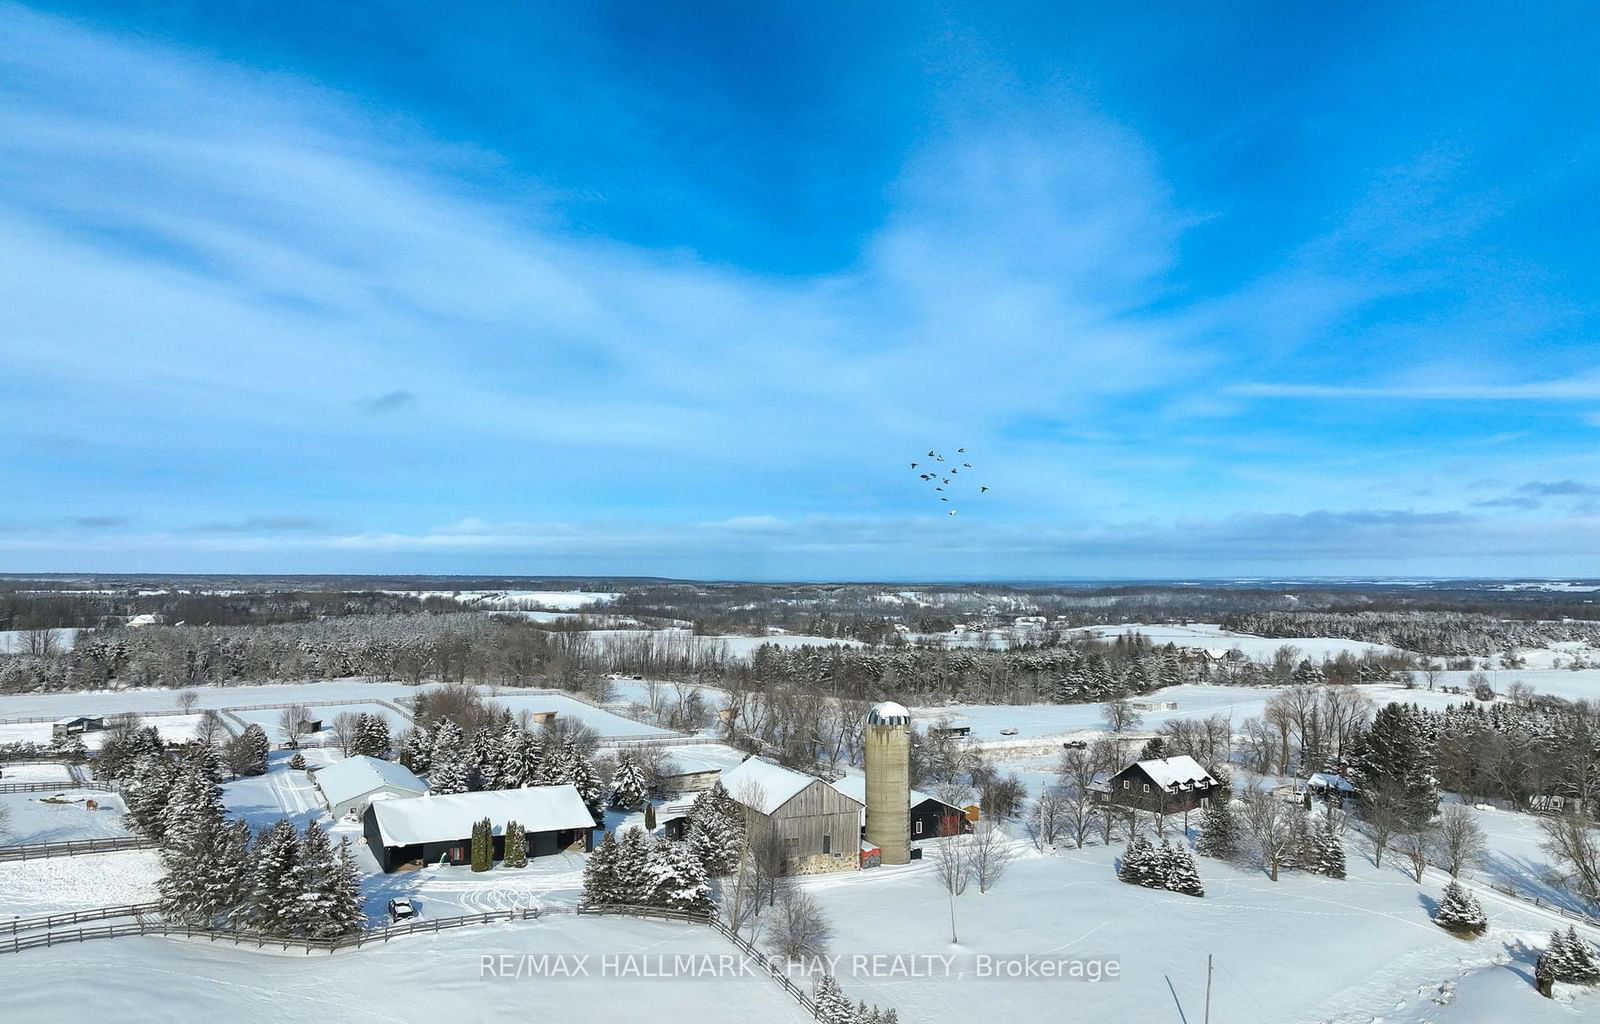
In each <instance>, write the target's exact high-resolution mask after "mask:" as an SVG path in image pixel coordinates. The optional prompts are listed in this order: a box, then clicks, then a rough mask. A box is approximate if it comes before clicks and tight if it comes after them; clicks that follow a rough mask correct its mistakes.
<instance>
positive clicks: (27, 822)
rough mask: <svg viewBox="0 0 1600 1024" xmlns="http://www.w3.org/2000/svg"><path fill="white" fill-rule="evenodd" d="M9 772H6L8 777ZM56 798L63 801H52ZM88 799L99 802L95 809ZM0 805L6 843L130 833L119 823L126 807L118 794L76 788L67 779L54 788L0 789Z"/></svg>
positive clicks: (107, 837)
mask: <svg viewBox="0 0 1600 1024" xmlns="http://www.w3.org/2000/svg"><path fill="white" fill-rule="evenodd" d="M10 774H11V773H10V772H9V771H8V772H7V773H6V777H7V778H8V779H9V778H10ZM57 800H61V801H64V802H53V801H57ZM90 800H92V801H94V802H95V803H96V804H98V805H99V806H98V808H97V809H95V810H90V809H89V808H88V807H87V806H86V802H87V801H90ZM47 801H52V802H47ZM0 807H3V808H5V810H6V812H7V821H6V832H5V835H4V837H3V838H0V843H3V844H4V845H6V846H22V845H24V844H27V843H64V842H70V841H72V840H76V839H114V838H117V837H120V836H126V835H129V834H130V833H129V832H128V829H127V827H126V826H125V825H123V823H122V814H123V812H124V810H125V809H126V808H125V807H124V806H123V803H122V798H121V797H120V796H118V795H117V794H115V793H105V792H100V791H98V790H91V789H78V788H75V787H74V786H72V785H71V784H70V783H68V784H66V785H63V786H62V787H61V789H60V790H59V791H56V792H38V793H0Z"/></svg>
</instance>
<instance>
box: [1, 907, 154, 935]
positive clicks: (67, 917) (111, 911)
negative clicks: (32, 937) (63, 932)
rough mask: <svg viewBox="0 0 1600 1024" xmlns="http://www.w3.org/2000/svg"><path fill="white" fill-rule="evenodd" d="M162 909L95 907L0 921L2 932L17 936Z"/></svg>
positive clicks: (150, 912) (151, 912)
mask: <svg viewBox="0 0 1600 1024" xmlns="http://www.w3.org/2000/svg"><path fill="white" fill-rule="evenodd" d="M160 909H161V905H160V904H159V903H129V904H126V905H124V906H120V907H95V908H94V909H93V910H69V911H66V912H64V913H60V914H39V915H37V916H35V917H14V918H12V919H11V920H9V921H0V932H9V933H10V934H12V935H16V934H17V933H19V932H31V931H37V930H39V929H41V928H43V929H45V930H46V931H48V930H49V929H51V928H61V927H65V926H67V925H74V924H82V923H83V922H85V921H104V920H107V919H108V918H113V917H138V916H139V915H141V914H154V913H156V912H157V911H159V910H160Z"/></svg>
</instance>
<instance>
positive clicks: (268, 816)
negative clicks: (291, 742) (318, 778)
mask: <svg viewBox="0 0 1600 1024" xmlns="http://www.w3.org/2000/svg"><path fill="white" fill-rule="evenodd" d="M327 754H328V752H325V751H320V750H307V751H305V756H306V760H307V761H314V760H321V761H326V760H330V759H331V758H330V757H328V756H327ZM293 756H294V752H293V751H288V750H275V751H273V752H272V753H271V754H269V755H268V757H267V773H266V774H265V775H252V776H246V777H244V778H239V779H233V780H231V781H229V782H224V783H223V784H222V803H223V805H224V806H225V807H226V808H227V809H228V814H229V816H230V817H235V818H243V819H244V820H245V821H247V822H249V823H250V827H251V828H256V829H259V828H266V827H269V826H271V825H273V824H275V823H276V822H278V821H281V820H284V819H288V820H289V821H292V822H293V823H294V825H295V827H296V828H302V829H303V828H305V827H306V825H307V824H308V823H310V822H311V821H312V820H313V819H320V820H321V821H322V823H323V824H324V825H326V824H329V820H328V814H327V811H326V810H324V809H323V806H322V797H321V795H320V794H319V793H318V792H317V787H316V785H315V784H314V783H312V781H311V780H310V778H309V777H308V776H307V775H306V773H305V772H303V771H295V770H294V769H293V768H290V767H289V759H290V758H291V757H293Z"/></svg>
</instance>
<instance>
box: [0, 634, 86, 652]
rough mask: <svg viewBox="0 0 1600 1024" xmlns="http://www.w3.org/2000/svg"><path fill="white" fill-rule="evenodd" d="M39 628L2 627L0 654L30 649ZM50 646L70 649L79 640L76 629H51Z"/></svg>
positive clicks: (65, 649) (64, 649) (57, 648)
mask: <svg viewBox="0 0 1600 1024" xmlns="http://www.w3.org/2000/svg"><path fill="white" fill-rule="evenodd" d="M36 632H37V630H31V629H0V654H21V653H23V652H24V651H27V650H30V649H31V645H32V644H33V643H34V642H35V641H34V639H33V638H34V634H35V633H36ZM49 634H50V639H49V642H50V647H51V649H53V650H57V651H70V650H72V645H73V644H74V643H76V642H77V640H78V630H76V629H52V630H49Z"/></svg>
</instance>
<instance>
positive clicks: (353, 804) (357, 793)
mask: <svg viewBox="0 0 1600 1024" xmlns="http://www.w3.org/2000/svg"><path fill="white" fill-rule="evenodd" d="M312 781H313V782H314V783H315V784H316V787H317V791H318V792H319V793H321V794H322V803H323V805H324V806H325V807H327V808H328V813H329V814H331V815H333V817H334V819H335V820H337V819H339V818H342V817H344V816H345V815H346V814H349V813H350V812H351V811H357V812H359V811H361V810H362V809H363V808H365V807H366V806H367V805H368V804H370V803H372V802H373V801H374V800H396V799H407V798H410V797H418V796H422V795H423V794H424V793H426V792H427V791H428V784H427V783H426V782H423V781H422V780H421V779H419V778H417V777H416V776H415V775H413V774H411V772H410V771H409V770H408V769H407V768H406V766H405V765H402V764H397V763H395V762H394V761H384V760H380V759H379V758H376V757H347V758H345V759H344V760H343V761H335V762H333V763H332V764H330V765H328V766H327V767H325V768H323V769H321V770H320V771H318V772H317V773H316V774H315V775H313V776H312Z"/></svg>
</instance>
